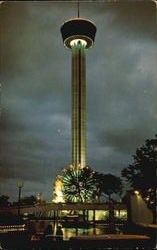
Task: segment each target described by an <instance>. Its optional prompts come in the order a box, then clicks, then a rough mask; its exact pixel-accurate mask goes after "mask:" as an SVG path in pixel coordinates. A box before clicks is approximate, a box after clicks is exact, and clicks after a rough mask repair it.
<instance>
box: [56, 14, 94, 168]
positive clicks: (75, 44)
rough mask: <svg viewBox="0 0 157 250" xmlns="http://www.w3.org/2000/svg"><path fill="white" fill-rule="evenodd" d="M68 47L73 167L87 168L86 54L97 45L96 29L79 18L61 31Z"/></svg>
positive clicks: (89, 22)
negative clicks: (70, 77)
mask: <svg viewBox="0 0 157 250" xmlns="http://www.w3.org/2000/svg"><path fill="white" fill-rule="evenodd" d="M61 33H62V37H63V42H64V45H65V46H66V47H67V48H68V49H70V50H71V52H72V122H71V123H72V125H71V128H72V160H71V161H72V164H73V165H74V166H75V167H76V168H77V167H78V166H79V165H80V167H81V168H83V167H85V166H86V63H85V50H86V49H88V48H90V47H91V46H92V44H93V42H94V38H95V33H96V27H95V25H94V24H93V23H92V22H91V21H89V20H86V19H81V18H76V19H72V20H69V21H67V22H65V23H64V24H63V25H62V27H61Z"/></svg>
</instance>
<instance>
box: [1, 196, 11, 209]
mask: <svg viewBox="0 0 157 250" xmlns="http://www.w3.org/2000/svg"><path fill="white" fill-rule="evenodd" d="M8 200H9V196H7V195H1V196H0V206H1V207H3V206H8V205H9V204H10V202H9V201H8Z"/></svg>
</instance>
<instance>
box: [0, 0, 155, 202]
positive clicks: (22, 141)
mask: <svg viewBox="0 0 157 250" xmlns="http://www.w3.org/2000/svg"><path fill="white" fill-rule="evenodd" d="M76 12H77V11H76V2H72V1H64V2H53V1H51V2H25V3H24V2H23V3H20V2H16V3H15V2H5V3H3V5H2V7H1V20H0V22H1V27H2V32H1V33H2V39H1V55H2V60H1V75H2V80H1V83H2V91H1V99H2V100H1V103H2V104H1V105H2V107H1V122H0V129H1V133H0V142H1V144H0V145H1V146H0V151H1V159H0V170H1V182H0V183H1V184H0V193H5V194H8V195H10V196H11V197H12V198H15V197H16V192H17V190H16V189H17V188H16V180H17V179H18V178H23V179H24V180H25V187H24V189H23V192H24V193H25V194H27V195H28V194H32V193H35V192H39V191H42V192H43V196H44V197H45V198H46V199H49V200H50V199H51V192H52V185H53V182H54V180H55V176H56V175H57V174H59V173H60V171H61V169H62V168H63V167H66V166H68V164H69V163H70V157H71V156H70V155H71V152H70V140H71V138H70V112H71V107H70V105H71V68H70V66H71V57H70V52H69V51H67V50H66V49H65V47H64V46H63V43H62V38H61V34H60V26H61V24H62V23H63V21H64V20H66V19H69V18H71V17H75V15H76ZM81 16H82V17H87V18H89V19H91V20H93V21H94V22H95V23H96V25H97V34H96V39H95V45H94V46H93V48H92V49H90V50H89V51H87V153H88V157H87V158H88V164H89V165H91V166H92V167H93V168H94V169H95V170H97V171H102V172H104V173H113V174H116V175H120V171H121V169H122V168H123V167H126V166H127V165H128V164H129V163H130V162H131V161H132V154H134V152H135V151H136V148H137V147H139V146H141V145H142V144H143V143H144V141H145V140H146V139H147V138H151V137H154V135H155V134H156V124H157V115H156V114H157V112H156V111H157V110H156V107H157V101H156V89H157V85H156V82H157V73H156V65H157V49H156V38H155V29H156V27H155V4H154V3H152V2H145V3H142V2H139V3H137V2H133V3H131V2H128V3H119V4H118V3H117V2H116V3H114V4H113V3H108V4H107V3H105V2H96V1H92V2H86V1H83V2H81Z"/></svg>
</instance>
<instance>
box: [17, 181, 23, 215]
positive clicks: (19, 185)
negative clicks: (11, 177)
mask: <svg viewBox="0 0 157 250" xmlns="http://www.w3.org/2000/svg"><path fill="white" fill-rule="evenodd" d="M16 184H17V187H18V191H19V192H18V215H20V203H21V190H22V188H23V186H24V182H23V180H18V181H17V183H16Z"/></svg>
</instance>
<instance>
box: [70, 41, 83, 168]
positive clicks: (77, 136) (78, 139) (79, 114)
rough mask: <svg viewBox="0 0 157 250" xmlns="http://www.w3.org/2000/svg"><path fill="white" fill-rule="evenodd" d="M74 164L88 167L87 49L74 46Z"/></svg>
mask: <svg viewBox="0 0 157 250" xmlns="http://www.w3.org/2000/svg"><path fill="white" fill-rule="evenodd" d="M71 127H72V163H73V164H74V166H75V167H76V168H77V167H78V164H80V167H81V168H83V167H85V165H86V68H85V47H84V45H83V44H82V43H81V42H79V43H77V44H74V45H73V46H72V125H71Z"/></svg>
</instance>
